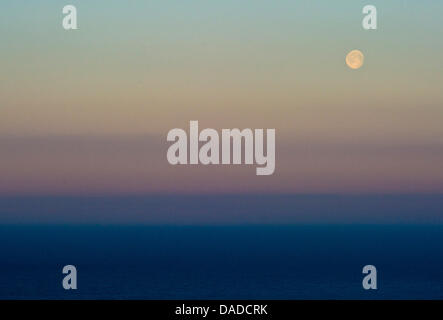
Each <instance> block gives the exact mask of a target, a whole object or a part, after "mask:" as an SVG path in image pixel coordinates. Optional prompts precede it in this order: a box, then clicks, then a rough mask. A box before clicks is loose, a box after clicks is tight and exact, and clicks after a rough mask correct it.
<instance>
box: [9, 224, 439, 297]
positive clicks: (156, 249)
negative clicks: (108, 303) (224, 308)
mask: <svg viewBox="0 0 443 320" xmlns="http://www.w3.org/2000/svg"><path fill="white" fill-rule="evenodd" d="M442 248H443V226H407V225H403V226H392V225H391V226H355V225H331V226H326V225H312V226H307V225H304V226H237V227H213V226H202V227H173V226H165V227H160V226H152V227H151V226H124V227H121V226H0V298H1V299H73V298H75V299H77V298H82V299H442V298H443V250H442ZM67 264H73V265H75V266H76V267H77V270H78V290H75V291H74V290H70V291H66V290H64V289H63V288H62V285H61V281H62V278H63V276H64V275H63V274H62V267H63V266H64V265H67ZM366 264H372V265H375V266H376V267H377V271H378V290H373V291H366V290H363V288H362V285H361V281H362V278H363V275H362V267H363V266H364V265H366Z"/></svg>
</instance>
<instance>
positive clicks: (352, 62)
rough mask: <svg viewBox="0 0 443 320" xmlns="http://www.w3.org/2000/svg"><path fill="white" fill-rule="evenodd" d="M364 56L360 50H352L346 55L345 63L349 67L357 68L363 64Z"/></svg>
mask: <svg viewBox="0 0 443 320" xmlns="http://www.w3.org/2000/svg"><path fill="white" fill-rule="evenodd" d="M363 61H364V56H363V53H362V52H361V51H360V50H352V51H351V52H349V53H348V54H347V56H346V64H347V65H348V67H349V68H351V69H358V68H360V67H361V66H362V65H363Z"/></svg>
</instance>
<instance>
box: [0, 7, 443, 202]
mask: <svg viewBox="0 0 443 320" xmlns="http://www.w3.org/2000/svg"><path fill="white" fill-rule="evenodd" d="M66 4H68V3H66ZM69 4H73V5H75V6H76V7H77V10H78V25H79V29H78V30H73V31H66V30H64V29H63V28H62V24H61V23H62V18H63V14H62V7H63V5H64V3H62V2H60V1H48V0H42V1H38V2H37V1H32V2H31V1H23V0H18V1H12V0H11V1H9V0H8V1H1V3H0V38H1V39H2V41H1V47H0V49H1V50H0V70H1V72H0V150H1V152H0V157H1V159H0V177H1V179H0V195H4V196H8V195H13V196H21V195H107V194H111V195H140V194H142V195H153V194H171V193H172V194H197V195H198V194H205V193H211V194H229V193H235V194H245V193H260V194H263V193H267V194H355V193H357V194H392V193H394V194H395V193H419V194H423V193H424V194H440V193H442V192H443V126H442V121H443V90H442V83H443V62H442V60H441V57H442V56H443V41H442V39H443V37H442V36H443V22H441V13H442V12H443V2H441V1H420V2H418V1H399V0H392V1H388V2H387V1H371V2H370V3H368V2H367V1H308V0H303V1H292V0H291V1H275V0H274V1H258V0H255V1H241V2H239V1H232V0H228V1H192V0H190V1H129V2H127V1H113V0H111V1H95V0H93V1H74V0H72V1H69ZM366 4H372V5H375V6H376V7H377V10H378V29H377V30H369V31H368V30H364V29H363V28H362V26H361V21H362V19H363V14H362V13H361V11H362V8H363V6H364V5H366ZM353 49H359V50H361V51H362V52H363V53H364V55H365V63H364V65H363V67H362V68H361V69H358V70H351V69H350V68H348V67H347V66H346V65H345V56H346V54H347V53H348V52H349V51H351V50H353ZM190 120H198V121H199V125H200V128H214V129H217V130H220V129H222V128H240V129H243V128H275V129H276V169H275V173H274V174H273V175H271V176H256V175H255V167H256V166H255V165H254V166H171V165H170V164H169V163H168V162H167V159H166V152H167V149H168V147H169V145H170V143H168V142H167V141H166V136H167V133H168V131H169V130H171V129H173V128H183V129H185V130H186V131H187V130H189V129H188V128H189V121H190Z"/></svg>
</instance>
